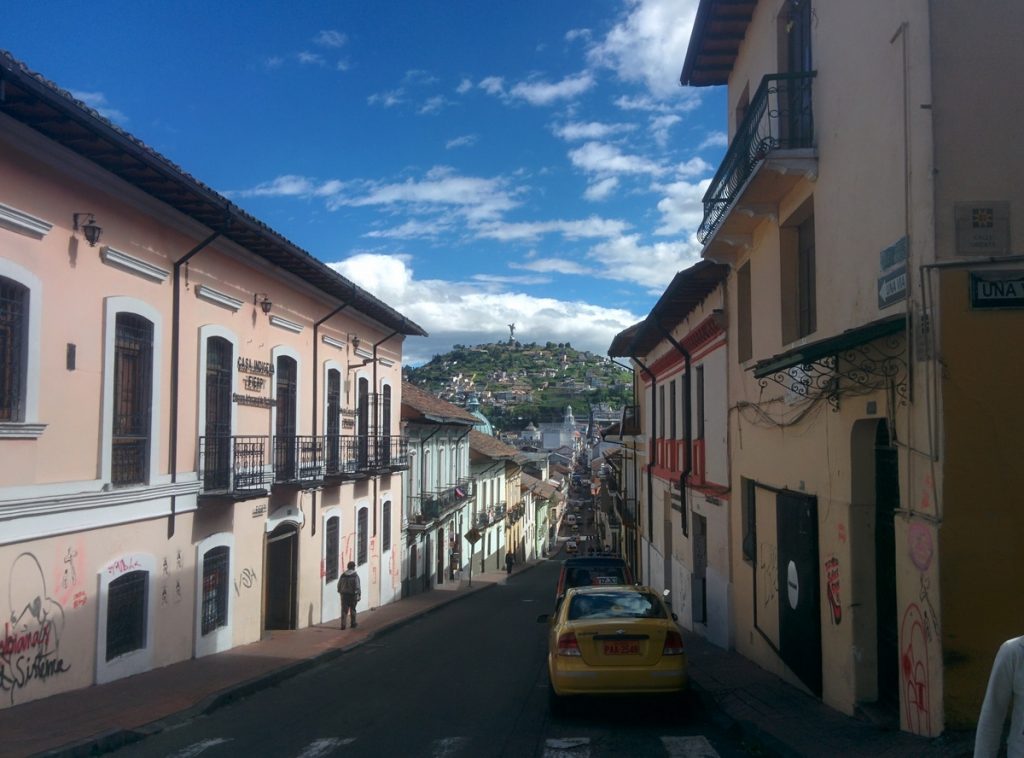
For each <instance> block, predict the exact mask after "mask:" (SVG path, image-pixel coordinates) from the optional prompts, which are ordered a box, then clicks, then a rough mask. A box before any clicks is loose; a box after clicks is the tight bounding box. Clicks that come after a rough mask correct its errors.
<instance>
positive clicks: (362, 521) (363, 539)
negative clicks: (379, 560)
mask: <svg viewBox="0 0 1024 758" xmlns="http://www.w3.org/2000/svg"><path fill="white" fill-rule="evenodd" d="M368 518H369V514H368V512H367V510H366V508H360V509H359V517H358V526H357V534H356V563H358V564H359V565H360V566H362V565H363V564H364V563H366V561H367V552H368V551H367V545H368V542H369V523H368Z"/></svg>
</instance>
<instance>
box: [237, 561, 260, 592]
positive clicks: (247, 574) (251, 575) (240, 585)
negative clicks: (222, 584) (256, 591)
mask: <svg viewBox="0 0 1024 758" xmlns="http://www.w3.org/2000/svg"><path fill="white" fill-rule="evenodd" d="M257 583H258V582H257V578H256V572H255V571H253V570H252V569H251V568H248V567H246V568H244V569H242V573H241V574H239V576H238V578H237V579H236V580H235V597H238V596H240V595H241V594H242V590H251V589H252V588H253V587H255V586H256V584H257Z"/></svg>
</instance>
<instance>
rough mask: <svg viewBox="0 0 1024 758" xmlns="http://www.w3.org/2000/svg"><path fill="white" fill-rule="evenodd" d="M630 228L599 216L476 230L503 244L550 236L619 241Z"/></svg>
mask: <svg viewBox="0 0 1024 758" xmlns="http://www.w3.org/2000/svg"><path fill="white" fill-rule="evenodd" d="M628 228H629V224H627V223H626V222H625V221H619V220H617V219H605V218H599V217H597V216H590V217H589V218H585V219H581V220H554V221H521V222H507V221H503V222H492V223H488V224H483V225H480V226H478V227H476V234H477V236H478V237H481V238H484V239H494V240H499V241H502V242H511V241H514V240H536V239H538V238H540V237H543V236H544V235H547V234H560V235H561V236H562V237H564V238H565V239H571V240H575V239H587V238H602V237H615V236H617V235H619V234H622V233H623V232H625V231H626V230H627V229H628Z"/></svg>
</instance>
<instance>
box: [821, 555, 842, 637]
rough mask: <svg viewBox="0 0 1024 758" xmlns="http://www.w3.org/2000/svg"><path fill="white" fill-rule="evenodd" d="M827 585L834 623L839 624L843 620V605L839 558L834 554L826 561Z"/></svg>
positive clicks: (834, 624) (829, 605)
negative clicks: (840, 597)
mask: <svg viewBox="0 0 1024 758" xmlns="http://www.w3.org/2000/svg"><path fill="white" fill-rule="evenodd" d="M825 585H826V588H827V590H828V592H827V595H828V607H829V609H830V610H831V611H832V624H833V626H839V624H841V623H842V621H843V605H842V602H841V601H840V599H839V559H838V558H836V557H835V556H834V555H833V556H832V557H831V558H829V559H828V560H827V561H825Z"/></svg>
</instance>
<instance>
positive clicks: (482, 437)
mask: <svg viewBox="0 0 1024 758" xmlns="http://www.w3.org/2000/svg"><path fill="white" fill-rule="evenodd" d="M469 449H470V450H471V451H474V452H479V453H482V454H483V455H486V456H487V457H488V458H502V459H506V460H515V459H516V458H517V457H518V456H519V451H518V450H517V449H516V448H514V447H512V446H511V445H506V444H505V443H504V442H502V441H501V440H499V439H498V438H497V437H492V436H491V435H489V434H484V433H483V432H478V431H477V430H476V429H473V430H472V431H470V433H469Z"/></svg>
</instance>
